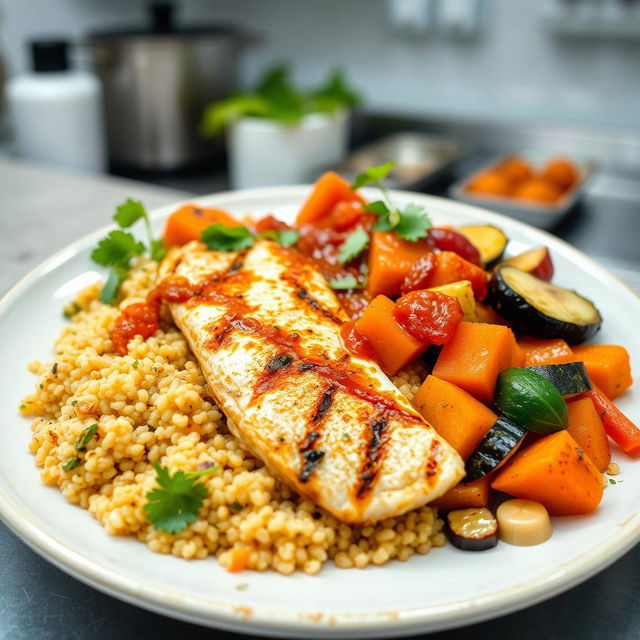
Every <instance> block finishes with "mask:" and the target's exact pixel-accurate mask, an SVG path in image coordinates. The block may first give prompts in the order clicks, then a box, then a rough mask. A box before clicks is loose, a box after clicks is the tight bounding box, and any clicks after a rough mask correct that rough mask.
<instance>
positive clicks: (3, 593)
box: [0, 159, 640, 640]
mask: <svg viewBox="0 0 640 640" xmlns="http://www.w3.org/2000/svg"><path fill="white" fill-rule="evenodd" d="M0 179H1V184H0V205H1V208H0V211H1V214H0V293H2V292H4V291H6V290H7V289H8V288H9V286H10V285H12V284H13V282H14V281H16V280H17V279H18V278H20V277H21V276H22V275H24V273H26V271H27V270H29V269H30V268H31V267H32V266H34V265H35V264H37V263H38V262H40V261H41V260H43V259H44V258H46V257H47V256H48V255H50V254H51V253H52V252H54V251H56V250H57V249H59V248H60V247H62V246H64V245H65V244H68V243H69V242H71V241H73V240H75V239H77V238H78V237H80V236H81V235H83V234H84V233H86V232H88V231H91V230H94V229H95V228H97V227H99V226H101V225H103V224H105V223H106V222H108V220H109V217H110V215H111V213H112V211H113V208H114V206H115V205H117V204H118V203H119V202H121V201H122V200H123V199H125V198H126V197H129V196H133V197H136V198H138V199H141V200H143V201H144V202H145V203H146V204H147V205H148V206H150V207H155V206H159V205H161V204H166V203H168V202H171V201H173V200H178V199H181V198H185V197H188V195H189V194H188V193H187V192H185V191H183V190H176V189H169V188H165V187H158V186H151V185H149V184H144V183H140V182H133V181H130V180H121V179H114V178H105V177H96V176H82V175H80V174H70V173H63V172H59V171H52V170H49V169H44V168H39V167H32V166H28V165H23V164H20V163H15V162H11V161H6V160H2V159H0ZM189 180H190V182H189V185H190V188H191V189H193V190H196V191H200V189H199V188H198V186H199V185H204V187H203V188H202V191H205V190H208V189H209V186H207V185H209V184H211V182H212V181H214V180H215V182H216V186H218V188H220V186H221V185H222V183H223V182H224V181H223V179H222V178H221V177H220V176H205V182H198V180H196V179H195V178H193V177H191V178H189ZM207 181H211V182H207ZM181 184H186V181H185V182H182V183H181V182H180V181H177V182H176V181H175V180H174V182H173V186H174V187H179V186H180V185H181ZM604 186H605V187H606V184H605V185H604ZM603 189H604V187H603V185H600V187H598V188H594V190H593V192H592V193H590V195H589V197H588V198H587V199H586V201H585V203H584V205H583V206H582V207H581V209H580V210H579V211H578V212H577V213H576V216H575V217H574V218H573V219H571V220H567V221H566V222H565V223H564V224H563V225H561V227H560V228H559V229H557V230H556V233H558V235H560V236H561V237H564V238H565V239H567V240H569V241H570V242H573V243H575V244H576V246H579V247H580V248H582V249H583V250H585V251H587V252H588V253H590V254H592V255H594V256H601V255H604V256H606V259H607V260H608V261H611V260H617V261H618V264H619V266H624V267H627V268H633V267H635V268H637V269H638V271H640V251H639V250H638V240H639V239H640V198H639V199H638V200H636V199H634V198H633V197H631V196H629V195H627V196H625V197H616V196H615V194H613V193H610V192H608V191H606V189H605V190H604V192H603ZM618 191H619V192H620V191H621V190H620V189H618ZM629 273H631V272H629ZM634 277H636V278H637V274H634ZM637 281H638V282H640V279H638V280H637ZM639 288H640V287H639ZM5 426H6V425H5ZM34 473H36V470H35V469H34ZM88 517H89V516H88ZM373 570H376V569H373ZM380 570H382V569H380ZM488 575H489V576H490V573H489V574H488ZM426 579H428V576H425V580H426ZM637 593H640V547H636V548H635V549H634V550H632V551H631V552H630V553H628V554H627V555H626V556H625V557H624V558H622V559H621V560H619V561H618V562H617V563H615V564H614V565H613V566H612V567H610V568H609V569H607V570H606V571H604V572H602V573H601V574H599V575H598V576H596V577H594V578H592V579H591V580H589V581H588V582H586V583H584V584H583V585H581V586H579V587H576V588H574V589H572V590H571V591H569V592H568V593H566V594H564V595H561V596H558V597H556V598H553V599H552V600H550V601H548V602H546V603H543V604H539V605H537V606H535V607H532V608H530V609H527V610H525V611H521V612H518V613H514V614H512V615H509V616H506V617H503V618H499V619H497V620H493V621H490V622H486V623H483V624H478V625H474V626H473V627H467V628H464V629H459V630H454V631H449V632H444V633H439V634H436V635H434V636H431V637H432V638H436V639H441V640H462V639H466V638H513V637H518V638H519V639H520V640H539V639H540V638H562V639H565V638H569V639H575V640H600V639H602V638H607V640H631V639H634V640H635V639H637V638H638V637H640V610H638V608H637V607H636V606H635V604H636V602H635V601H636V598H635V594H637ZM114 637H117V638H120V639H121V640H128V639H129V638H131V639H135V640H138V639H139V638H167V637H171V638H173V637H188V638H190V640H199V639H201V638H202V639H204V638H211V637H216V638H236V637H237V638H238V639H240V638H241V637H243V636H235V635H234V634H230V633H225V632H218V631H212V630H208V629H204V628H201V627H197V626H194V625H189V624H185V623H182V622H178V621H175V620H170V619H167V618H163V617H162V616H159V615H157V614H153V613H149V612H147V611H143V610H141V609H138V608H136V607H133V606H131V605H128V604H125V603H123V602H120V601H119V600H116V599H114V598H111V597H109V596H106V595H103V594H101V593H99V592H97V591H95V590H93V589H92V588H90V587H87V586H85V585H83V584H81V583H80V582H78V581H76V580H75V579H73V578H70V577H68V576H67V575H65V574H64V573H63V572H61V571H60V570H58V569H56V568H55V567H53V566H52V565H50V564H49V563H47V562H45V561H44V560H43V559H41V558H40V557H39V556H37V555H36V554H35V553H34V552H32V551H31V550H30V549H29V548H28V547H27V546H26V545H25V544H23V543H22V542H21V541H20V540H19V539H18V538H16V537H15V536H14V535H13V534H12V533H11V532H10V531H9V530H8V529H7V528H6V527H4V526H3V525H1V524H0V639H3V640H4V639H5V638H6V639H7V640H8V639H11V640H34V639H36V640H37V639H48V638H51V639H52V640H54V639H55V640H58V639H76V638H79V639H82V638H91V639H92V640H100V639H102V638H104V639H108V638H114Z"/></svg>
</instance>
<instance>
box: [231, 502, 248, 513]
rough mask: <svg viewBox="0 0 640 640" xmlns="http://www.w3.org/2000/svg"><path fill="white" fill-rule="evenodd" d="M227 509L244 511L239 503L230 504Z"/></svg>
mask: <svg viewBox="0 0 640 640" xmlns="http://www.w3.org/2000/svg"><path fill="white" fill-rule="evenodd" d="M229 507H231V509H232V510H233V511H242V509H244V507H243V506H242V505H241V504H240V503H239V502H232V503H231V504H230V505H229Z"/></svg>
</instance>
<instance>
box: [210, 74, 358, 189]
mask: <svg viewBox="0 0 640 640" xmlns="http://www.w3.org/2000/svg"><path fill="white" fill-rule="evenodd" d="M357 102H358V96H357V94H356V93H355V92H354V91H353V90H352V89H351V88H350V87H349V86H348V85H347V83H346V81H345V79H344V75H343V73H342V72H341V71H340V70H339V69H336V70H334V71H332V72H331V73H330V75H329V77H328V78H327V80H326V81H325V82H324V83H322V84H321V85H320V86H319V87H317V88H314V89H311V90H308V91H303V90H300V89H298V88H297V87H295V86H294V85H293V83H292V82H291V80H290V77H289V69H288V67H286V66H284V65H281V66H278V67H275V68H273V69H270V70H269V71H267V72H266V73H265V75H264V76H263V78H262V79H261V80H260V82H259V83H258V84H257V86H256V88H255V89H254V90H253V91H251V92H248V93H236V94H234V95H232V96H231V97H229V98H227V99H226V100H222V101H220V102H215V103H213V104H211V105H209V106H208V107H207V108H206V110H205V113H204V118H203V122H202V130H203V132H204V133H205V134H208V135H216V134H219V133H220V132H221V131H222V130H223V129H225V128H226V130H227V150H228V156H229V170H230V179H231V185H232V187H233V188H234V189H244V188H247V187H258V186H267V185H274V184H295V183H300V182H307V181H308V180H309V179H310V178H311V177H313V174H314V173H315V172H317V171H318V170H320V169H323V168H324V167H326V166H328V165H331V164H335V163H336V162H338V161H339V160H341V159H342V158H343V157H344V155H345V153H346V150H347V142H348V134H349V109H350V108H351V107H352V106H353V105H355V104H356V103H357Z"/></svg>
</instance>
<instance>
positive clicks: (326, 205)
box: [296, 171, 364, 225]
mask: <svg viewBox="0 0 640 640" xmlns="http://www.w3.org/2000/svg"><path fill="white" fill-rule="evenodd" d="M344 201H348V202H364V201H363V199H362V198H361V197H360V196H359V195H358V194H357V193H355V192H353V191H352V190H351V185H350V184H349V183H348V182H347V181H346V180H345V179H344V178H342V177H340V176H339V175H338V174H337V173H334V172H333V171H328V172H327V173H325V174H324V175H322V176H320V178H319V179H318V181H317V182H316V183H315V185H314V187H313V190H312V191H311V194H310V195H309V197H308V198H307V200H306V202H305V203H304V204H303V205H302V208H301V209H300V211H299V213H298V217H297V218H296V224H297V225H301V224H310V223H311V224H312V223H314V222H316V221H317V220H320V219H321V218H323V217H324V216H328V215H329V214H330V213H331V211H332V210H333V208H334V207H335V206H336V205H337V204H338V203H339V202H344Z"/></svg>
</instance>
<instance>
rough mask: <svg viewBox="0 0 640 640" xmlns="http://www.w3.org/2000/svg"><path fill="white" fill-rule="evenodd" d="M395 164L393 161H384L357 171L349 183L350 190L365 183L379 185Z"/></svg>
mask: <svg viewBox="0 0 640 640" xmlns="http://www.w3.org/2000/svg"><path fill="white" fill-rule="evenodd" d="M395 164H396V163H395V162H385V163H384V164H381V165H378V166H376V167H369V168H368V169H367V170H366V171H363V172H362V173H359V174H358V175H357V176H356V179H355V180H354V181H353V183H352V184H351V189H352V191H355V190H356V189H359V188H360V187H364V186H365V185H366V184H375V185H377V186H380V182H382V180H384V179H385V178H386V177H387V176H388V175H389V173H390V172H391V169H393V167H394V166H395Z"/></svg>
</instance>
